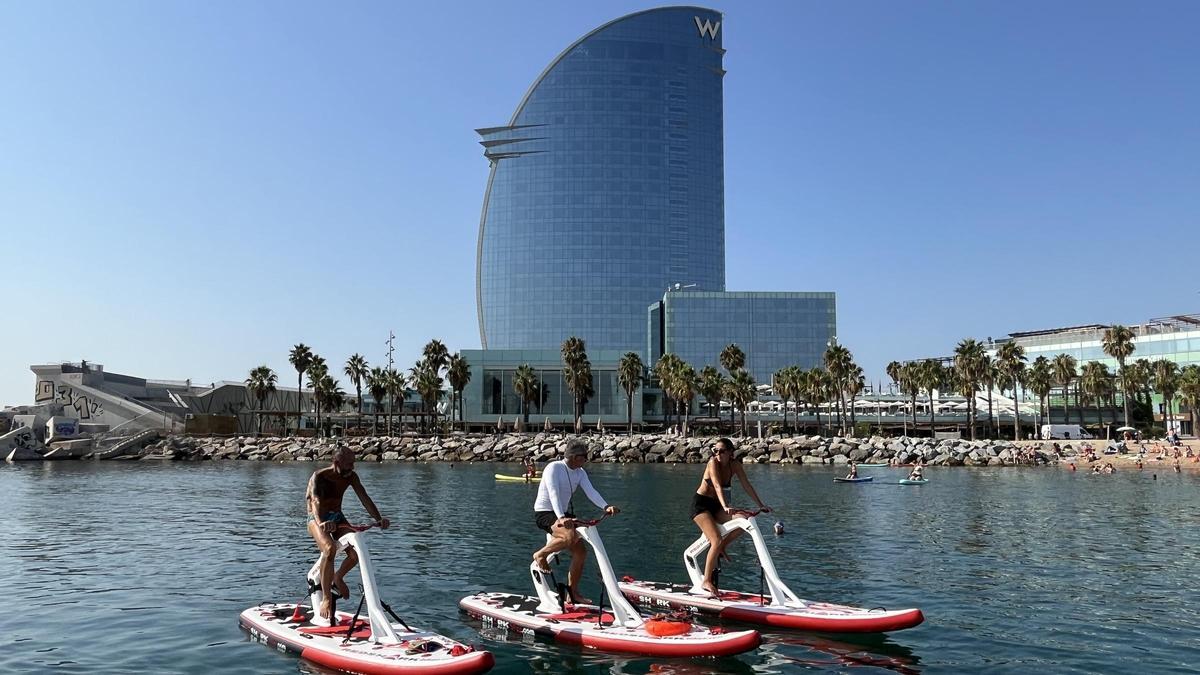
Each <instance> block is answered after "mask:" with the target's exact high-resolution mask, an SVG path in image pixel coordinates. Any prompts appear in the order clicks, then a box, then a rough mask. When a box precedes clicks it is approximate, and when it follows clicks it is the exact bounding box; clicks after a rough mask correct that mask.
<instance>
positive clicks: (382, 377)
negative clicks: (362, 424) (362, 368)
mask: <svg viewBox="0 0 1200 675" xmlns="http://www.w3.org/2000/svg"><path fill="white" fill-rule="evenodd" d="M367 392H368V393H369V394H371V398H372V399H373V400H374V401H375V414H374V415H371V435H372V436H374V435H376V434H378V433H379V409H380V408H381V407H382V406H383V398H384V397H385V396H387V393H388V389H387V371H386V370H384V369H383V368H378V367H376V368H372V369H371V372H369V373H367Z"/></svg>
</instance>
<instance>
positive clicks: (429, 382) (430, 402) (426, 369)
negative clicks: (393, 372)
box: [409, 340, 443, 431]
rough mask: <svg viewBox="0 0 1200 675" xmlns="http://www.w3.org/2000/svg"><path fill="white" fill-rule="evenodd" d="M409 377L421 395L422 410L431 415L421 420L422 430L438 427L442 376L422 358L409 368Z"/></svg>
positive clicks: (432, 365)
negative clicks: (438, 405)
mask: <svg viewBox="0 0 1200 675" xmlns="http://www.w3.org/2000/svg"><path fill="white" fill-rule="evenodd" d="M434 342H437V340H434ZM409 377H411V378H412V379H411V381H412V384H413V388H414V389H416V390H417V395H418V396H420V397H421V410H422V411H423V412H425V413H426V414H428V415H429V417H427V418H424V419H423V420H422V422H421V428H422V431H428V430H429V429H431V428H436V426H437V402H438V399H440V398H441V397H442V384H443V380H442V376H441V375H440V374H439V373H438V370H437V368H436V367H435V366H434V364H433V363H431V362H430V361H428V360H427V359H426V358H422V359H421V360H420V361H417V363H416V365H414V366H413V367H412V368H411V369H410V370H409Z"/></svg>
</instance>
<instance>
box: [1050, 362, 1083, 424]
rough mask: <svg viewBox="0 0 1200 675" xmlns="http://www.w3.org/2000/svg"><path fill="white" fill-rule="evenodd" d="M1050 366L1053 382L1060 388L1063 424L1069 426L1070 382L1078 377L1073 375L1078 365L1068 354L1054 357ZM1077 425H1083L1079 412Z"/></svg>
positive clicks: (1081, 413) (1081, 412)
mask: <svg viewBox="0 0 1200 675" xmlns="http://www.w3.org/2000/svg"><path fill="white" fill-rule="evenodd" d="M1050 365H1051V367H1052V368H1053V369H1054V382H1055V383H1056V384H1058V386H1060V387H1062V392H1063V422H1064V423H1066V424H1070V423H1071V409H1070V408H1069V407H1068V405H1067V404H1068V403H1069V401H1070V396H1069V394H1070V388H1071V382H1073V381H1074V380H1075V378H1076V377H1078V375H1077V374H1076V373H1075V368H1076V366H1077V365H1078V364H1077V363H1076V362H1075V357H1074V356H1071V355H1070V354H1059V355H1058V356H1055V357H1054V360H1053V361H1051V362H1050ZM1079 423H1080V424H1083V411H1080V412H1079Z"/></svg>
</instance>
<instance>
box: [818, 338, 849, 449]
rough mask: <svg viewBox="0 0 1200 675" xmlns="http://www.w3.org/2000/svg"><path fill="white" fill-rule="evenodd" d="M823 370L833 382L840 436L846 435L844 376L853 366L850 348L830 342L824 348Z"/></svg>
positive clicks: (847, 374)
mask: <svg viewBox="0 0 1200 675" xmlns="http://www.w3.org/2000/svg"><path fill="white" fill-rule="evenodd" d="M824 360H825V372H827V373H829V377H830V379H831V380H832V382H833V389H834V392H835V393H836V394H837V400H838V426H839V429H840V432H841V435H842V436H845V435H846V414H845V412H846V378H847V377H848V376H849V374H850V369H851V368H852V367H853V366H854V359H853V358H852V357H851V356H850V350H849V349H846V348H845V347H843V346H842V345H839V344H836V343H834V344H830V345H829V346H828V347H827V348H826V349H825V356H824Z"/></svg>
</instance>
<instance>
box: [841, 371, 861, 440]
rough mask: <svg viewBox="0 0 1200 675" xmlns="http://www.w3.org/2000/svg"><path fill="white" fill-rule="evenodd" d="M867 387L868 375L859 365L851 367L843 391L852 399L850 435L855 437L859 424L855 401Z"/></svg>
mask: <svg viewBox="0 0 1200 675" xmlns="http://www.w3.org/2000/svg"><path fill="white" fill-rule="evenodd" d="M866 386H867V378H866V374H864V373H863V369H862V368H860V367H859V366H857V365H853V364H852V365H851V366H850V372H848V373H846V382H845V384H844V385H843V386H842V391H843V392H845V395H846V396H848V397H849V398H850V435H851V436H853V435H854V427H855V424H857V416H856V415H855V412H854V400H855V399H857V398H858V395H859V394H861V393H862V392H863V389H865V388H866Z"/></svg>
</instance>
